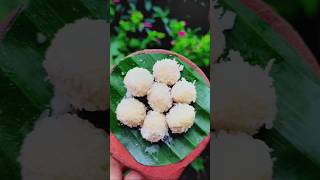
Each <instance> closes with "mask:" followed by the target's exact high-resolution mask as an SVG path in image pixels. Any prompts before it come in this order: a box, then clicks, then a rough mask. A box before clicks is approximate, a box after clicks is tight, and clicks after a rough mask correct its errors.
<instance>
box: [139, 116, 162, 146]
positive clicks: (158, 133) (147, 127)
mask: <svg viewBox="0 0 320 180" xmlns="http://www.w3.org/2000/svg"><path fill="white" fill-rule="evenodd" d="M166 134H168V127H167V123H166V116H165V115H163V114H161V113H159V112H157V111H149V112H148V114H147V116H146V119H145V120H144V122H143V125H142V128H141V135H142V137H143V138H144V139H146V140H147V141H149V142H152V143H154V142H158V141H159V140H161V139H163V138H164V136H165V135H166Z"/></svg>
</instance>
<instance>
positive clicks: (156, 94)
mask: <svg viewBox="0 0 320 180" xmlns="http://www.w3.org/2000/svg"><path fill="white" fill-rule="evenodd" d="M147 99H148V103H149V105H150V107H151V108H152V109H153V110H155V111H158V112H160V113H162V112H165V111H167V110H169V109H170V108H171V106H172V98H171V94H170V88H169V87H168V86H167V85H166V84H164V83H154V84H153V85H152V87H151V89H150V90H149V92H148V96H147Z"/></svg>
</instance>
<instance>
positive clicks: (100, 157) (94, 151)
mask: <svg viewBox="0 0 320 180" xmlns="http://www.w3.org/2000/svg"><path fill="white" fill-rule="evenodd" d="M108 139H109V138H107V137H106V134H105V132H104V131H103V130H100V129H97V128H95V127H94V126H93V125H92V124H91V123H90V122H88V121H87V120H83V119H80V118H78V117H77V116H75V115H70V114H64V115H61V116H58V117H45V118H42V119H40V120H39V121H38V122H37V123H36V125H35V126H34V129H33V131H32V132H31V133H29V134H28V135H27V137H26V138H25V140H24V142H23V145H22V148H21V151H20V157H19V159H18V161H19V162H20V164H21V176H22V179H24V180H30V179H45V180H56V179H61V180H78V179H79V178H80V179H83V180H91V179H97V180H104V179H106V173H107V154H106V151H107V150H108V147H107V143H106V141H107V140H108Z"/></svg>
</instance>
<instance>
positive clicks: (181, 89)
mask: <svg viewBox="0 0 320 180" xmlns="http://www.w3.org/2000/svg"><path fill="white" fill-rule="evenodd" d="M171 96H172V99H173V100H174V102H177V103H186V104H190V103H191V102H195V101H196V98H197V91H196V87H195V85H194V83H191V82H188V81H187V80H186V79H185V78H182V79H181V80H180V81H178V82H177V83H176V84H175V85H174V86H173V87H172V89H171Z"/></svg>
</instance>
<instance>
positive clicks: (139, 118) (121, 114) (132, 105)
mask: <svg viewBox="0 0 320 180" xmlns="http://www.w3.org/2000/svg"><path fill="white" fill-rule="evenodd" d="M116 114H117V119H118V120H119V121H120V122H121V123H122V124H124V125H127V126H129V127H138V126H141V125H142V124H143V121H144V119H145V117H146V107H145V105H144V104H143V103H142V102H140V101H139V100H137V99H135V98H125V99H122V100H121V102H120V103H119V104H118V106H117V109H116Z"/></svg>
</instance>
